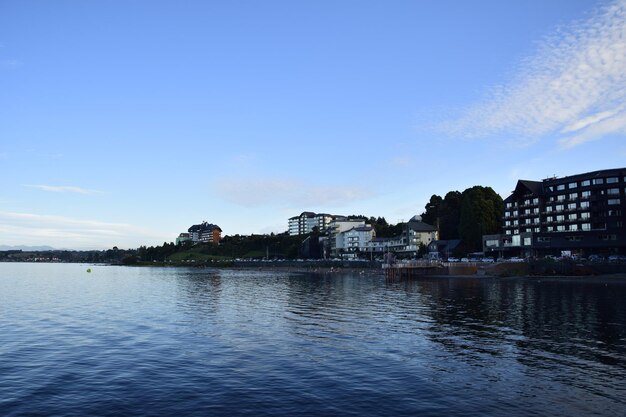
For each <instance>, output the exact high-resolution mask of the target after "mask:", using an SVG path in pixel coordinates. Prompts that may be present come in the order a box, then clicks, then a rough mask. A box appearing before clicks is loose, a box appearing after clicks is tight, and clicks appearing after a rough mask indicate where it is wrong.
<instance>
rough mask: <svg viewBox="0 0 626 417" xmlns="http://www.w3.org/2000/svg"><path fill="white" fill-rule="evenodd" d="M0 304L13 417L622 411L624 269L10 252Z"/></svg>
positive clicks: (4, 398) (0, 375)
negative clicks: (493, 270) (415, 267)
mask: <svg viewBox="0 0 626 417" xmlns="http://www.w3.org/2000/svg"><path fill="white" fill-rule="evenodd" d="M87 268H91V269H92V272H91V273H87V272H86V270H87ZM0 312H1V316H0V415H2V416H34V415H45V416H48V415H54V416H86V415H92V416H97V415H102V416H108V415H111V416H114V415H115V416H120V415H146V416H171V415H180V416H246V415H247V416H408V415H413V416H418V415H419V416H503V415H506V416H507V417H514V416H568V417H572V416H620V417H623V416H625V415H626V281H624V280H616V279H589V278H587V279H569V280H556V279H536V278H535V279H522V278H518V279H491V278H427V279H423V280H413V281H404V282H388V281H386V280H385V279H384V277H382V276H378V275H360V274H357V273H334V274H302V273H289V272H269V271H268V272H264V271H240V270H210V269H174V268H170V269H168V268H126V267H115V266H98V265H91V266H89V265H76V264H9V263H5V264H1V263H0Z"/></svg>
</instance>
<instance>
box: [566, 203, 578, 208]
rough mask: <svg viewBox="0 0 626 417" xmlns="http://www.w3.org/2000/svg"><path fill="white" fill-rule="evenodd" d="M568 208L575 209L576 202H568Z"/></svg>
mask: <svg viewBox="0 0 626 417" xmlns="http://www.w3.org/2000/svg"><path fill="white" fill-rule="evenodd" d="M567 209H568V210H576V203H569V204H568V205H567Z"/></svg>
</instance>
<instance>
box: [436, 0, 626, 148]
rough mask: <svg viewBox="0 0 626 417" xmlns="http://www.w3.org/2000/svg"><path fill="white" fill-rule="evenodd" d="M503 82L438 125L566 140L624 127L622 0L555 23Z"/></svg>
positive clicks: (464, 131) (451, 130) (463, 133)
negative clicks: (564, 22)
mask: <svg viewBox="0 0 626 417" xmlns="http://www.w3.org/2000/svg"><path fill="white" fill-rule="evenodd" d="M514 73H515V76H514V77H513V79H512V80H511V82H509V83H508V84H506V85H501V86H495V87H493V88H492V89H491V90H490V91H489V92H488V93H487V94H486V95H485V98H484V99H483V100H481V101H479V102H477V103H475V104H473V105H471V106H470V107H468V108H466V109H465V110H464V111H463V112H461V114H460V115H459V116H458V117H456V118H454V119H452V120H448V121H447V122H444V123H442V124H441V125H440V126H439V127H440V128H441V129H442V130H443V131H444V132H446V133H447V134H450V135H453V136H460V137H467V138H478V137H490V136H494V135H501V134H506V135H516V136H518V137H521V138H525V139H526V141H527V142H528V143H531V142H532V141H535V140H539V139H541V138H544V137H546V136H548V135H554V136H555V137H556V138H557V139H558V143H559V145H560V146H561V147H562V148H571V147H574V146H578V145H581V144H583V143H585V142H588V141H591V140H595V139H599V138H601V137H603V136H606V135H611V134H626V107H625V103H626V0H618V1H614V2H612V3H610V4H609V5H607V6H605V7H603V8H601V9H598V10H597V11H596V12H595V13H594V14H593V15H592V16H591V17H590V18H588V19H587V20H584V21H577V22H574V23H573V24H571V25H570V26H569V27H566V28H564V29H561V30H558V31H556V32H555V33H554V34H553V35H552V36H550V37H548V38H546V39H544V40H543V41H542V42H541V43H540V47H539V48H538V52H537V53H536V54H535V55H534V56H532V57H530V58H527V59H525V60H523V61H522V62H521V64H520V66H519V67H518V68H517V70H516V71H514Z"/></svg>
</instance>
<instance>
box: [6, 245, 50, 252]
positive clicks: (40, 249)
mask: <svg viewBox="0 0 626 417" xmlns="http://www.w3.org/2000/svg"><path fill="white" fill-rule="evenodd" d="M3 250H23V251H27V252H28V251H32V252H43V251H48V250H56V249H54V248H53V247H52V246H8V245H0V251H3Z"/></svg>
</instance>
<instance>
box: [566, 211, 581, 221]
mask: <svg viewBox="0 0 626 417" xmlns="http://www.w3.org/2000/svg"><path fill="white" fill-rule="evenodd" d="M577 218H578V216H577V215H576V213H574V214H570V215H568V216H567V220H576V219H577Z"/></svg>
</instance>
